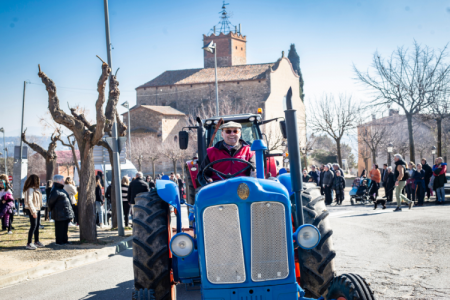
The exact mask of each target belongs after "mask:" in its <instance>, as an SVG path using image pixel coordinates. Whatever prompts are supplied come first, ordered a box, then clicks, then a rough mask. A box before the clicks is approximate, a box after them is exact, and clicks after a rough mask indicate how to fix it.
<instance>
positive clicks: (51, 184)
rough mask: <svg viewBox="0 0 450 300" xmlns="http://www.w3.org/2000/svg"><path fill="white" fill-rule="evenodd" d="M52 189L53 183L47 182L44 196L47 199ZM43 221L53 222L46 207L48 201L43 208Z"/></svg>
mask: <svg viewBox="0 0 450 300" xmlns="http://www.w3.org/2000/svg"><path fill="white" fill-rule="evenodd" d="M52 187H53V181H51V180H47V186H46V187H45V194H46V195H47V199H48V197H49V196H50V192H51V191H52ZM44 220H45V221H49V222H54V221H53V220H52V213H51V209H50V208H49V207H48V201H47V206H46V207H45V216H44Z"/></svg>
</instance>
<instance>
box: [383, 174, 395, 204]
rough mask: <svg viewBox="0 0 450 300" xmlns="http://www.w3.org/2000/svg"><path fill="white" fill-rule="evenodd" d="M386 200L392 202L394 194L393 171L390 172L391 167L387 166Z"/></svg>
mask: <svg viewBox="0 0 450 300" xmlns="http://www.w3.org/2000/svg"><path fill="white" fill-rule="evenodd" d="M386 178H387V179H386V186H385V189H386V201H387V202H392V201H393V197H392V196H393V194H394V189H395V177H394V173H393V172H392V167H391V166H389V167H388V168H387V176H386Z"/></svg>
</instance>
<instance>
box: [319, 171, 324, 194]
mask: <svg viewBox="0 0 450 300" xmlns="http://www.w3.org/2000/svg"><path fill="white" fill-rule="evenodd" d="M324 175H325V165H322V166H321V167H320V174H319V185H320V194H321V195H325V189H324V187H323V186H324V185H323V176H324Z"/></svg>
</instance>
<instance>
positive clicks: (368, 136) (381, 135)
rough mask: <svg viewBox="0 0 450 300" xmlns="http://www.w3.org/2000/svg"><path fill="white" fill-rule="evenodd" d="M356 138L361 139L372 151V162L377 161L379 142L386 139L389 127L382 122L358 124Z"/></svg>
mask: <svg viewBox="0 0 450 300" xmlns="http://www.w3.org/2000/svg"><path fill="white" fill-rule="evenodd" d="M358 127H359V128H358V135H359V136H358V139H359V140H360V141H362V142H363V143H364V144H365V145H366V146H367V147H368V148H369V150H370V151H371V152H372V163H373V164H376V163H377V155H378V150H379V147H380V144H381V142H382V141H383V140H384V139H386V136H387V133H388V132H389V130H390V127H388V126H385V125H384V124H376V123H375V124H372V123H370V124H369V125H365V124H362V125H359V126H358Z"/></svg>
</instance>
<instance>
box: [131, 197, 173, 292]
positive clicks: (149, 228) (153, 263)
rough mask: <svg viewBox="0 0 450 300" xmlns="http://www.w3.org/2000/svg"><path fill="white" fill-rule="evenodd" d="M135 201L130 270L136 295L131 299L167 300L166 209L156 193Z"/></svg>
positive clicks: (167, 250) (168, 276)
mask: <svg viewBox="0 0 450 300" xmlns="http://www.w3.org/2000/svg"><path fill="white" fill-rule="evenodd" d="M135 201H136V204H135V205H134V208H135V215H134V219H133V224H134V225H133V270H134V285H135V289H136V290H138V292H137V293H134V294H133V295H138V296H139V295H143V296H142V297H144V296H145V297H147V298H141V299H145V300H146V299H154V300H162V299H169V300H170V299H171V297H172V296H171V292H170V291H171V282H170V268H171V267H170V258H169V245H168V244H169V232H168V228H169V226H170V224H169V223H168V222H170V218H169V214H170V210H169V205H168V204H167V203H166V202H164V201H163V200H162V199H161V198H160V197H159V196H158V193H157V192H156V189H152V190H151V191H150V192H147V193H141V194H139V195H138V196H137V197H136V199H135ZM140 290H142V291H143V292H142V293H141V294H139V291H140ZM149 295H152V297H153V298H149V297H150V296H149Z"/></svg>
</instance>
